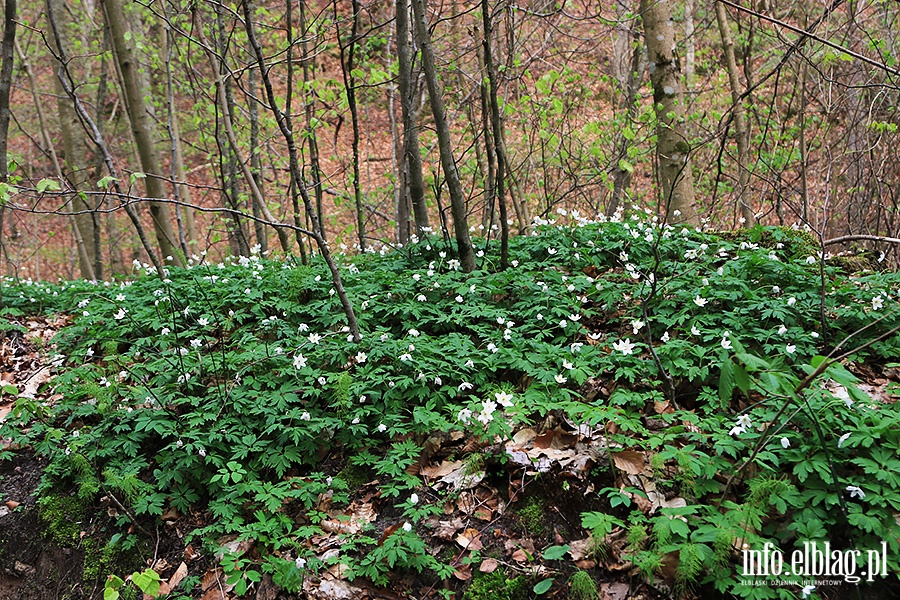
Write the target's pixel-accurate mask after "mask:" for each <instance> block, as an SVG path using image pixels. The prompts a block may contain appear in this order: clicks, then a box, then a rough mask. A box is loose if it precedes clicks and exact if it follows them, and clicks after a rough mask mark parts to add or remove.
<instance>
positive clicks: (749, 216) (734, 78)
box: [716, 2, 754, 227]
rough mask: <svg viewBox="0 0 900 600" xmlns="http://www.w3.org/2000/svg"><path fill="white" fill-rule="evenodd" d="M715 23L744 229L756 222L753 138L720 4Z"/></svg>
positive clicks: (718, 3) (729, 31)
mask: <svg viewBox="0 0 900 600" xmlns="http://www.w3.org/2000/svg"><path fill="white" fill-rule="evenodd" d="M716 21H717V22H718V24H719V34H720V35H721V37H722V49H723V50H724V53H723V54H724V59H725V68H726V70H727V71H728V83H729V86H730V87H731V103H732V105H731V110H732V111H733V112H732V115H733V117H734V119H733V120H734V137H735V139H736V140H737V151H738V157H737V158H738V189H737V192H738V193H737V206H738V208H739V209H740V212H741V223H742V224H743V225H744V227H750V225H752V224H753V220H754V214H753V208H752V207H751V206H750V170H749V168H748V164H749V163H748V161H749V158H750V143H749V142H750V134H749V132H748V131H747V124H746V121H745V120H744V104H743V102H742V101H741V80H740V74H739V73H738V66H737V61H736V60H735V56H734V40H732V38H731V29H730V28H729V26H728V16H727V14H726V13H725V5H724V4H722V3H721V2H716Z"/></svg>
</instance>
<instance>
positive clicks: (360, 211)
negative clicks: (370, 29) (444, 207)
mask: <svg viewBox="0 0 900 600" xmlns="http://www.w3.org/2000/svg"><path fill="white" fill-rule="evenodd" d="M333 6H334V22H335V24H339V23H340V18H339V17H338V14H337V0H334V4H333ZM350 10H351V11H353V20H352V21H351V23H352V25H351V26H350V39H349V41H348V42H347V43H346V44H344V43H343V42H341V32H340V27H339V26H338V31H337V39H338V48H339V50H340V54H341V67H342V68H341V74H342V75H343V78H344V90H345V91H346V93H347V108H349V109H350V125H351V127H352V128H353V140H352V143H351V151H352V154H353V159H352V162H353V164H352V177H353V200H354V203H355V205H356V234H357V239H358V242H359V251H360V252H365V251H366V215H365V210H364V208H363V200H362V182H361V181H360V173H359V111H358V110H357V106H356V76H355V75H354V71H355V69H356V44H357V41H358V40H357V39H356V37H357V35H358V32H359V11H360V6H359V0H351V2H350Z"/></svg>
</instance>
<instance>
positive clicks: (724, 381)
mask: <svg viewBox="0 0 900 600" xmlns="http://www.w3.org/2000/svg"><path fill="white" fill-rule="evenodd" d="M733 392H734V365H733V364H732V362H731V359H727V360H725V362H723V363H722V370H721V374H720V375H719V400H721V401H722V403H723V404H727V403H729V402H731V394H732V393H733Z"/></svg>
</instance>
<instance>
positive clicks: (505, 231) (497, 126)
mask: <svg viewBox="0 0 900 600" xmlns="http://www.w3.org/2000/svg"><path fill="white" fill-rule="evenodd" d="M490 11H491V7H490V3H489V2H488V0H481V14H482V21H483V23H484V40H483V42H482V43H483V46H484V66H485V72H486V73H487V78H488V92H489V94H488V95H489V98H490V115H491V131H492V133H493V138H494V141H495V142H497V141H498V140H500V139H502V138H503V134H502V133H501V130H502V129H503V122H502V121H501V120H500V103H499V101H498V100H497V74H496V73H495V72H494V57H493V52H492V50H491V35H492V29H493V27H492V26H491V12H490ZM485 133H486V132H485ZM495 145H496V146H499V144H495ZM496 159H497V160H496V163H497V173H496V180H495V184H496V188H495V190H494V191H495V192H496V195H497V200H498V203H499V205H500V269H501V270H502V269H506V267H507V264H508V263H509V219H508V217H507V215H506V213H507V210H506V191H505V186H504V184H505V183H506V181H505V179H506V158H505V157H504V156H503V153H502V152H499V151H498V152H497V156H496Z"/></svg>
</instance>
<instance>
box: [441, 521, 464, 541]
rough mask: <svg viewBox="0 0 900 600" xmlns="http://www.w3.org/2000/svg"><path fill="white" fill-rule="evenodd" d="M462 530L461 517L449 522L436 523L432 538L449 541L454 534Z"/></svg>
mask: <svg viewBox="0 0 900 600" xmlns="http://www.w3.org/2000/svg"><path fill="white" fill-rule="evenodd" d="M462 528H463V520H462V517H457V518H455V519H452V520H450V521H437V525H436V527H435V529H434V536H435V537H436V538H438V539H442V540H446V541H450V540H452V539H453V538H454V537H455V536H456V532H457V531H459V530H460V529H462Z"/></svg>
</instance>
